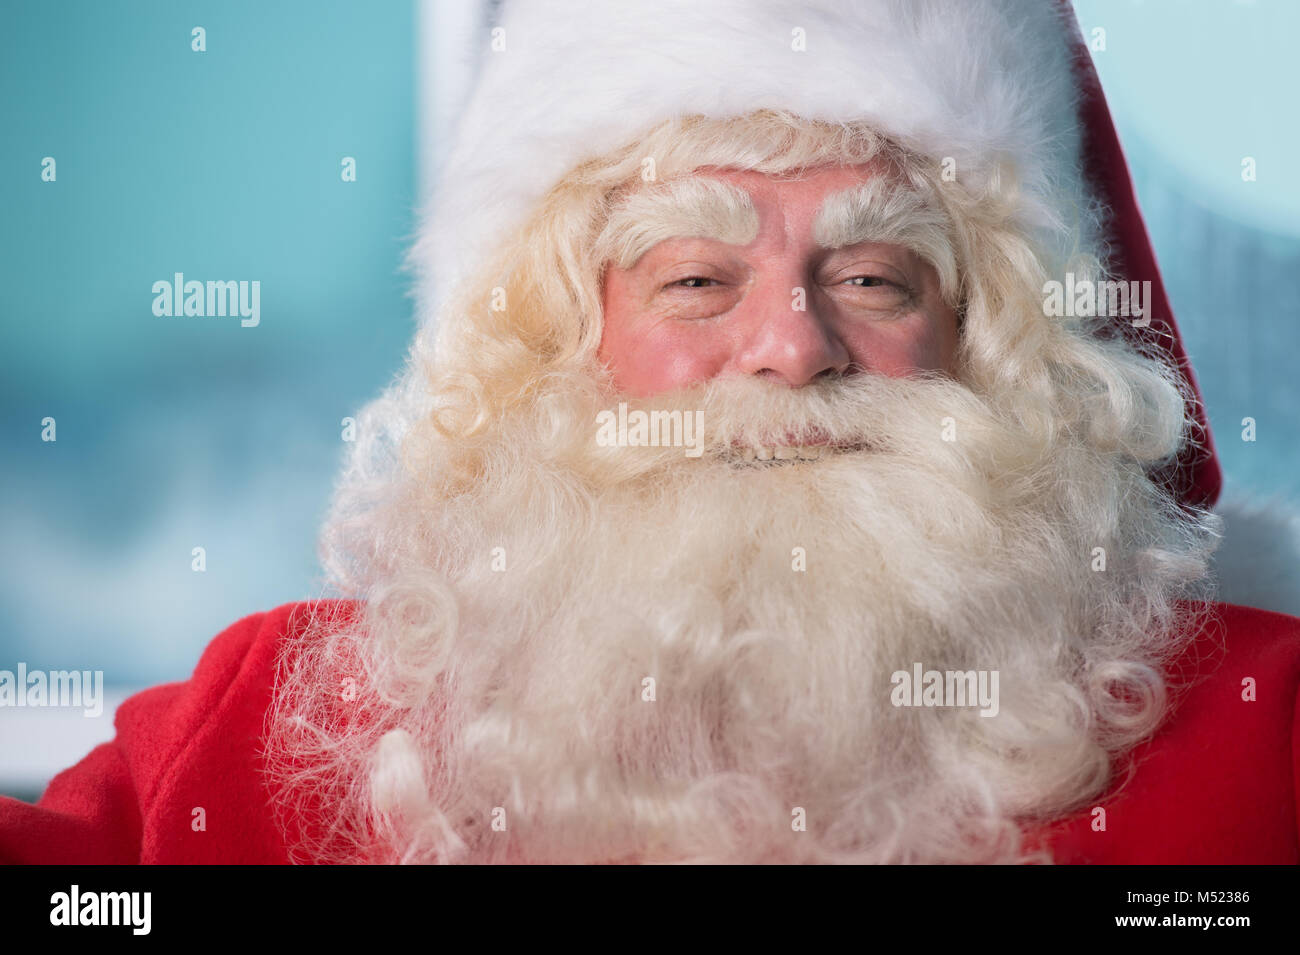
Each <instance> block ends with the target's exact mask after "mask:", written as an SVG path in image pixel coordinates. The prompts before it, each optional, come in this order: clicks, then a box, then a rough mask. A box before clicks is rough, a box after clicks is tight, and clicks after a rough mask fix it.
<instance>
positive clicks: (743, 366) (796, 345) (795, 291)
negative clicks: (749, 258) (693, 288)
mask: <svg viewBox="0 0 1300 955" xmlns="http://www.w3.org/2000/svg"><path fill="white" fill-rule="evenodd" d="M749 298H750V301H749V302H747V304H748V305H750V306H751V307H752V308H753V309H754V316H753V317H754V318H755V319H756V321H755V322H754V326H755V330H754V333H753V334H752V335H751V336H750V338H749V340H748V341H747V342H746V343H745V345H744V347H743V349H742V351H741V354H740V356H739V359H738V362H737V366H738V367H737V370H738V371H740V372H742V373H744V374H747V375H762V376H764V377H772V378H780V379H781V380H782V381H784V382H785V383H786V384H787V385H789V386H790V387H791V388H799V387H802V386H803V385H806V384H808V383H809V382H811V381H813V380H814V379H815V378H818V377H820V376H822V375H827V374H837V375H842V374H844V373H845V372H846V371H847V370H848V368H849V366H850V364H851V363H852V356H850V354H849V350H848V348H847V347H846V346H845V344H844V342H843V341H842V340H841V339H840V337H839V335H838V334H836V332H835V330H834V328H832V327H831V326H830V325H829V323H827V322H826V321H825V320H824V317H823V316H822V315H820V314H819V312H818V310H817V308H816V307H815V305H814V303H812V302H810V301H809V296H808V294H807V292H806V291H804V290H801V289H800V288H798V287H794V288H791V290H790V293H789V294H788V295H787V294H785V293H784V290H783V289H780V288H773V289H769V290H767V291H761V292H760V290H758V289H755V290H753V291H751V293H750V296H749Z"/></svg>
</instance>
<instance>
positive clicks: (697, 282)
mask: <svg viewBox="0 0 1300 955" xmlns="http://www.w3.org/2000/svg"><path fill="white" fill-rule="evenodd" d="M706 282H712V283H713V284H714V285H718V284H720V283H718V282H717V281H715V280H714V279H706V278H703V277H702V276H699V275H692V276H691V277H690V278H686V279H678V280H677V281H676V282H669V283H668V287H669V288H708V286H707V285H705V284H704V283H706Z"/></svg>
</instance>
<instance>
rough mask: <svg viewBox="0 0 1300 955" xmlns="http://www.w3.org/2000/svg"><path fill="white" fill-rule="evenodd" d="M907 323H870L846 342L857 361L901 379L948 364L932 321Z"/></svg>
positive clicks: (919, 319)
mask: <svg viewBox="0 0 1300 955" xmlns="http://www.w3.org/2000/svg"><path fill="white" fill-rule="evenodd" d="M917 319H918V320H917V321H915V322H908V323H906V324H895V323H885V322H881V323H868V324H864V325H863V326H862V327H861V328H859V329H857V330H855V331H854V332H853V333H851V334H850V336H849V337H848V339H847V341H846V344H847V345H848V348H849V352H850V354H851V355H852V356H853V361H854V362H856V363H857V364H859V365H860V366H862V367H863V368H866V369H867V370H868V371H872V372H874V373H876V374H880V375H887V376H888V377H890V378H901V377H904V376H906V375H911V374H915V373H916V372H917V371H922V370H932V369H939V368H943V367H944V366H945V359H944V348H943V341H942V336H941V335H940V334H939V332H938V330H937V329H936V328H935V326H934V325H933V323H932V322H930V321H929V320H922V319H921V316H917Z"/></svg>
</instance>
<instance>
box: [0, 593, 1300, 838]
mask: <svg viewBox="0 0 1300 955" xmlns="http://www.w3.org/2000/svg"><path fill="white" fill-rule="evenodd" d="M308 606H309V605H307V604H286V605H284V606H282V607H279V608H277V609H275V610H272V611H269V612H267V613H259V614H253V615H252V616H249V617H245V618H244V619H243V620H240V621H239V622H238V623H236V624H234V625H233V626H231V627H229V628H228V629H226V630H225V631H224V632H222V633H221V634H220V635H219V636H218V637H217V638H216V639H215V640H214V641H213V642H212V644H211V645H210V646H209V647H208V649H207V651H206V652H205V653H204V654H203V657H202V659H201V660H200V662H199V665H198V668H197V669H196V670H195V672H194V676H193V678H191V679H190V680H189V681H187V682H185V683H173V684H169V685H167V686H160V687H156V688H154V689H150V690H146V691H144V692H143V693H139V694H137V695H135V696H133V697H131V698H130V699H129V700H127V701H126V702H125V703H123V704H122V706H121V708H120V709H119V710H118V713H117V717H116V725H117V738H116V739H115V740H114V741H113V742H111V743H105V744H104V745H102V746H99V747H98V748H96V749H95V750H94V751H93V752H92V753H91V754H90V755H89V756H87V757H86V758H85V759H83V760H82V761H81V762H80V763H78V764H77V765H76V766H74V767H72V768H71V769H68V770H66V771H64V772H62V773H60V774H59V775H58V776H56V777H55V779H54V781H53V782H51V783H50V785H49V788H48V789H47V790H46V792H45V795H44V796H43V797H42V798H41V800H40V802H39V803H38V804H37V805H34V806H33V805H29V804H27V803H23V802H18V801H17V800H13V799H6V798H0V861H2V862H7V863H91V864H98V863H125V862H146V863H284V862H287V861H288V854H287V852H286V849H285V846H284V844H283V842H282V840H281V837H280V835H279V834H278V832H277V830H276V828H275V826H274V824H273V822H272V815H271V812H270V810H269V808H268V802H269V798H270V797H269V794H268V792H267V790H266V786H265V783H264V780H263V777H262V772H261V767H262V763H261V760H260V756H259V739H260V736H261V732H262V726H263V720H264V718H265V715H266V710H267V707H268V704H269V701H270V698H271V688H272V683H273V679H274V673H275V659H276V654H277V652H278V650H279V649H280V647H281V645H282V641H284V640H291V639H293V638H294V636H295V635H296V634H297V633H298V631H299V630H300V628H301V626H302V625H303V623H304V622H305V619H306V610H307V608H308ZM349 609H353V610H355V605H351V607H350V608H349ZM1176 670H1177V672H1178V675H1179V677H1180V679H1185V681H1187V682H1191V683H1194V684H1195V685H1194V686H1193V687H1192V688H1191V689H1190V690H1189V691H1188V693H1187V695H1186V697H1185V698H1184V699H1183V701H1182V703H1181V705H1180V706H1179V708H1178V710H1177V711H1176V712H1175V714H1174V716H1173V718H1172V719H1171V720H1170V721H1168V722H1167V723H1166V725H1165V726H1164V728H1162V730H1161V731H1160V732H1159V733H1158V734H1157V735H1156V736H1155V737H1154V738H1153V739H1152V740H1151V741H1149V742H1148V743H1146V744H1143V745H1142V746H1141V747H1139V748H1138V749H1137V751H1136V752H1135V756H1136V759H1135V764H1136V771H1135V774H1134V775H1133V777H1132V778H1131V779H1130V780H1129V781H1128V782H1127V784H1125V785H1123V786H1121V787H1119V791H1118V792H1112V793H1110V794H1107V795H1106V796H1104V797H1102V798H1099V799H1097V800H1095V801H1094V803H1093V805H1095V806H1100V807H1102V808H1104V809H1105V810H1106V829H1105V831H1094V830H1093V828H1092V824H1093V820H1094V816H1093V814H1092V812H1091V809H1092V806H1089V807H1086V808H1085V809H1084V810H1083V811H1081V812H1079V813H1077V814H1076V815H1074V816H1071V817H1069V818H1067V819H1063V820H1059V821H1058V822H1057V823H1055V824H1052V825H1049V826H1045V827H1043V828H1042V829H1041V830H1040V831H1039V832H1037V833H1035V834H1034V836H1033V838H1034V839H1035V840H1037V844H1043V845H1046V846H1050V847H1051V848H1052V849H1053V850H1054V853H1055V856H1056V859H1057V861H1059V862H1073V863H1193V864H1220V863H1221V864H1257V863H1288V864H1295V863H1300V839H1298V837H1297V802H1296V787H1297V774H1298V773H1300V619H1297V618H1295V617H1287V616H1282V615H1280V614H1274V613H1268V612H1266V611H1262V610H1251V609H1248V608H1245V607H1236V606H1231V605H1228V604H1219V605H1217V622H1216V623H1215V624H1213V625H1211V626H1207V627H1206V628H1205V629H1204V630H1203V631H1202V632H1201V633H1200V634H1199V635H1198V637H1197V638H1196V640H1195V642H1194V643H1193V644H1192V645H1191V647H1190V649H1189V650H1188V652H1187V653H1186V654H1185V656H1184V657H1183V659H1182V661H1181V662H1180V664H1179V665H1178V667H1177V668H1176ZM1245 677H1252V678H1254V680H1255V681H1256V684H1257V686H1256V696H1257V699H1256V701H1255V702H1246V701H1243V700H1242V680H1243V679H1244V678H1245ZM196 807H202V808H203V809H204V810H205V812H206V816H207V820H206V821H207V828H206V831H201V832H196V831H195V830H194V828H193V826H192V820H193V818H194V809H195V808H196Z"/></svg>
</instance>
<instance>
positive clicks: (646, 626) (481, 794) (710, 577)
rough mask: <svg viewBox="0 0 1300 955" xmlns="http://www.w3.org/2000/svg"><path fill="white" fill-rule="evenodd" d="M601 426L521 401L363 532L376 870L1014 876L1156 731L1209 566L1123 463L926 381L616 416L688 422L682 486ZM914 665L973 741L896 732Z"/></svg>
mask: <svg viewBox="0 0 1300 955" xmlns="http://www.w3.org/2000/svg"><path fill="white" fill-rule="evenodd" d="M617 400H618V399H613V400H610V399H608V398H600V397H599V396H598V394H597V393H596V392H595V391H592V390H590V389H588V390H583V389H581V388H574V389H569V390H564V389H560V390H557V391H554V392H552V393H549V394H546V395H543V396H542V397H540V398H539V399H538V401H537V402H536V403H535V404H534V405H532V406H530V408H529V410H527V411H521V412H519V413H518V414H516V415H515V416H514V417H513V418H510V419H508V420H506V421H505V422H503V423H502V425H501V427H500V428H498V429H497V431H496V432H494V433H493V434H492V435H491V436H490V437H488V438H486V439H482V440H481V441H480V445H479V449H480V450H481V451H483V452H484V457H483V458H482V459H481V460H482V461H483V462H485V466H484V468H483V469H482V471H481V473H480V474H479V475H478V478H477V480H476V481H475V483H474V484H473V486H471V487H469V488H461V489H459V491H458V493H457V494H455V495H454V496H453V495H452V494H451V493H450V492H449V491H448V490H447V489H446V488H445V487H442V486H441V485H440V484H439V475H438V473H437V467H438V465H437V463H436V462H437V461H438V460H439V457H438V455H437V454H436V453H434V454H431V455H430V458H429V460H430V461H431V462H434V464H433V467H434V473H433V474H430V475H426V476H425V479H424V480H422V481H421V482H408V483H406V484H405V485H404V487H403V489H401V490H398V489H396V488H395V489H394V493H393V495H392V497H391V500H389V501H388V502H387V505H386V508H385V509H384V510H383V511H382V512H379V513H376V514H373V515H372V516H371V517H370V518H369V520H370V521H371V523H372V526H371V533H373V534H374V535H375V539H376V540H382V541H383V550H382V553H376V556H375V559H374V566H373V567H372V569H371V572H372V578H371V586H370V590H369V605H368V608H367V616H366V619H365V627H364V634H363V635H359V636H357V637H356V639H355V641H354V642H352V643H351V644H347V642H346V641H344V642H342V643H340V642H338V641H336V642H335V643H334V644H332V646H333V647H334V650H333V651H332V652H333V653H334V654H335V655H336V657H337V658H338V659H339V660H342V659H344V658H346V657H347V652H346V651H345V650H344V649H341V648H342V647H344V646H345V645H346V646H350V647H351V648H352V651H353V652H354V653H360V655H361V656H363V657H364V658H365V661H366V672H367V693H369V694H371V696H370V697H369V699H370V700H371V702H372V705H374V706H378V707H379V708H380V709H381V710H382V711H383V712H384V713H386V714H387V716H388V719H389V722H388V724H386V725H388V726H391V727H395V728H394V729H391V730H389V731H387V732H386V734H385V735H383V736H382V737H377V736H376V734H375V733H373V732H371V733H369V734H368V735H367V734H364V733H358V735H356V736H355V737H353V738H340V739H339V740H336V747H335V750H334V752H335V755H336V757H337V758H338V765H339V766H351V769H350V770H344V771H350V772H353V773H358V772H364V773H368V774H369V776H368V778H369V785H368V788H367V787H361V789H364V790H365V791H364V792H359V791H358V789H357V787H352V790H351V791H352V792H354V799H355V800H356V805H355V806H353V807H352V809H353V811H354V812H355V813H356V814H357V815H358V816H360V817H364V818H366V819H369V820H370V823H369V824H370V825H371V826H372V827H373V828H374V831H375V832H376V833H377V836H376V838H377V839H378V840H379V841H380V842H381V843H382V846H383V847H382V848H380V849H378V850H376V849H375V848H374V847H373V846H372V847H371V848H370V849H369V850H367V851H369V852H370V854H371V856H372V857H378V858H391V859H398V860H402V861H466V862H492V861H526V862H619V861H640V862H655V861H700V862H801V861H812V862H821V861H841V862H900V861H901V862H935V861H996V860H1003V861H1008V860H1017V859H1020V858H1021V855H1020V853H1021V846H1020V843H1019V834H1020V832H1021V827H1020V824H1019V823H1020V821H1022V820H1024V819H1027V818H1031V817H1044V816H1046V817H1050V816H1051V815H1053V814H1059V813H1061V812H1062V811H1064V810H1067V809H1069V808H1072V807H1075V806H1078V805H1080V804H1081V802H1082V801H1083V800H1086V799H1088V798H1089V797H1090V796H1092V795H1094V794H1096V793H1097V792H1098V791H1099V789H1101V788H1102V787H1103V786H1104V785H1105V783H1106V781H1107V778H1108V774H1109V772H1110V761H1111V756H1112V754H1113V752H1117V751H1119V750H1122V749H1123V748H1124V747H1126V746H1128V745H1131V743H1132V742H1134V741H1135V740H1136V739H1137V738H1138V737H1140V736H1142V735H1144V734H1146V733H1149V732H1150V731H1151V729H1153V728H1154V726H1155V723H1156V722H1157V721H1158V719H1159V718H1160V715H1161V712H1162V710H1163V706H1164V689H1163V683H1162V681H1161V679H1160V677H1159V675H1158V674H1157V672H1156V670H1155V669H1154V668H1153V667H1152V666H1151V665H1150V664H1152V663H1154V662H1155V661H1156V660H1157V659H1158V657H1159V655H1160V653H1161V652H1163V651H1164V650H1166V649H1167V648H1168V646H1169V644H1170V641H1171V639H1172V635H1173V634H1174V633H1175V631H1176V630H1177V627H1178V619H1177V615H1176V614H1175V612H1174V609H1173V601H1174V600H1175V599H1176V598H1177V597H1178V595H1179V593H1180V592H1181V591H1182V589H1183V588H1184V587H1185V586H1186V585H1187V584H1188V583H1189V582H1192V581H1195V580H1196V579H1197V578H1198V577H1199V576H1200V575H1201V573H1202V571H1203V561H1202V560H1201V556H1200V555H1198V554H1197V553H1196V552H1195V548H1194V547H1192V546H1191V545H1189V544H1188V543H1187V541H1188V540H1189V539H1190V538H1188V537H1187V535H1186V525H1185V521H1186V518H1185V517H1183V516H1180V515H1179V513H1178V512H1177V509H1176V508H1172V507H1171V506H1170V504H1169V502H1168V501H1167V499H1166V498H1164V497H1163V496H1162V495H1160V494H1159V493H1157V492H1156V491H1155V490H1154V489H1153V487H1152V486H1151V484H1150V483H1149V482H1148V481H1147V480H1146V479H1145V478H1144V477H1143V476H1142V473H1141V469H1140V468H1135V466H1134V465H1133V464H1132V462H1125V461H1123V460H1121V459H1120V458H1119V457H1118V456H1115V455H1111V456H1106V455H1100V454H1096V453H1093V452H1090V451H1089V450H1087V449H1086V448H1085V447H1084V446H1083V445H1082V444H1080V443H1078V442H1077V441H1076V442H1067V441H1062V440H1060V436H1059V435H1058V436H1057V440H1055V441H1048V440H1046V439H1042V438H1035V437H1032V436H1030V435H1029V434H1028V433H1027V432H1025V431H1022V430H1021V429H1020V428H1019V427H1018V426H1016V425H1014V424H1011V423H1009V422H1008V421H1007V420H1006V419H1005V417H1004V416H1000V415H999V414H997V413H995V411H994V410H993V409H991V408H990V406H989V405H988V404H987V403H986V402H984V401H982V400H980V399H978V398H977V397H976V396H975V395H974V394H972V393H971V392H970V391H969V390H968V389H966V388H965V387H964V386H962V385H961V384H959V383H957V382H954V381H951V380H946V379H939V380H891V379H886V378H881V377H878V376H874V375H862V376H856V377H853V378H848V379H842V380H836V381H830V382H825V383H818V384H816V385H814V386H810V387H807V388H804V389H799V390H797V391H795V390H790V389H788V388H784V387H781V386H773V385H769V384H768V383H765V382H762V381H758V380H732V381H720V382H715V383H713V384H712V385H711V386H707V387H702V388H696V389H691V390H688V391H686V392H682V393H679V394H676V395H672V396H663V397H660V398H656V399H647V400H643V401H641V402H639V403H638V402H629V406H630V407H632V408H633V409H635V408H638V407H640V408H658V409H669V408H677V409H681V410H685V411H696V410H698V411H701V412H702V415H703V421H704V426H705V431H706V438H707V440H706V442H705V445H704V447H703V450H704V452H705V453H703V454H702V455H701V456H699V457H689V456H687V455H686V454H685V453H684V449H683V448H680V447H601V446H599V445H598V443H597V441H596V438H595V435H596V415H597V413H598V412H599V411H600V410H601V409H606V408H608V409H612V408H616V407H617ZM783 445H784V446H791V447H796V448H797V447H800V446H803V447H805V448H808V447H813V446H815V447H818V448H819V449H821V450H822V451H824V452H825V453H820V454H819V456H818V457H817V458H816V459H811V458H810V457H808V456H804V457H800V456H799V455H798V453H797V452H796V453H795V454H790V453H781V454H776V453H775V452H776V451H777V449H778V448H779V447H781V446H783ZM827 445H835V446H837V447H836V448H834V449H832V448H830V447H827ZM760 448H766V449H767V450H769V451H771V452H773V453H772V454H770V455H768V456H767V457H768V460H766V461H763V460H761V459H760V458H761V457H762V455H760V454H759V453H755V454H754V455H753V458H752V460H751V459H750V456H749V455H748V454H746V453H745V452H746V450H747V449H748V450H754V451H756V452H757V449H760ZM832 451H833V453H832ZM1097 547H1102V548H1105V550H1106V559H1107V564H1106V569H1105V571H1102V572H1099V571H1098V570H1096V569H1095V550H1094V549H1095V548H1097ZM317 662H318V663H319V662H320V661H317ZM916 664H920V665H921V666H922V667H923V668H924V669H926V670H939V671H947V670H954V671H969V670H975V671H996V673H997V678H998V687H999V696H1000V699H999V700H998V707H997V713H996V715H995V716H992V717H991V718H990V717H987V716H981V713H980V708H979V707H977V706H965V707H953V706H921V707H912V706H896V705H894V703H893V702H891V691H892V690H893V688H894V687H893V684H892V683H891V675H892V674H894V673H895V672H896V671H906V672H908V673H909V674H910V673H911V672H912V671H913V668H914V666H915V665H916ZM322 672H325V673H326V674H327V676H326V677H322V676H321V673H322ZM336 677H337V673H332V674H331V673H330V671H329V667H328V666H326V667H324V669H323V670H322V669H321V668H320V667H317V668H316V669H314V670H313V669H311V668H304V669H303V670H302V671H301V673H300V674H299V677H298V684H297V685H296V686H295V685H294V684H292V683H291V684H290V685H289V686H288V687H287V693H288V697H289V698H290V699H300V700H302V699H307V698H309V697H310V693H311V686H312V685H313V684H312V681H316V683H315V685H317V686H319V685H320V681H321V680H323V679H330V680H334V679H335V678H336ZM349 761H350V762H349Z"/></svg>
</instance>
